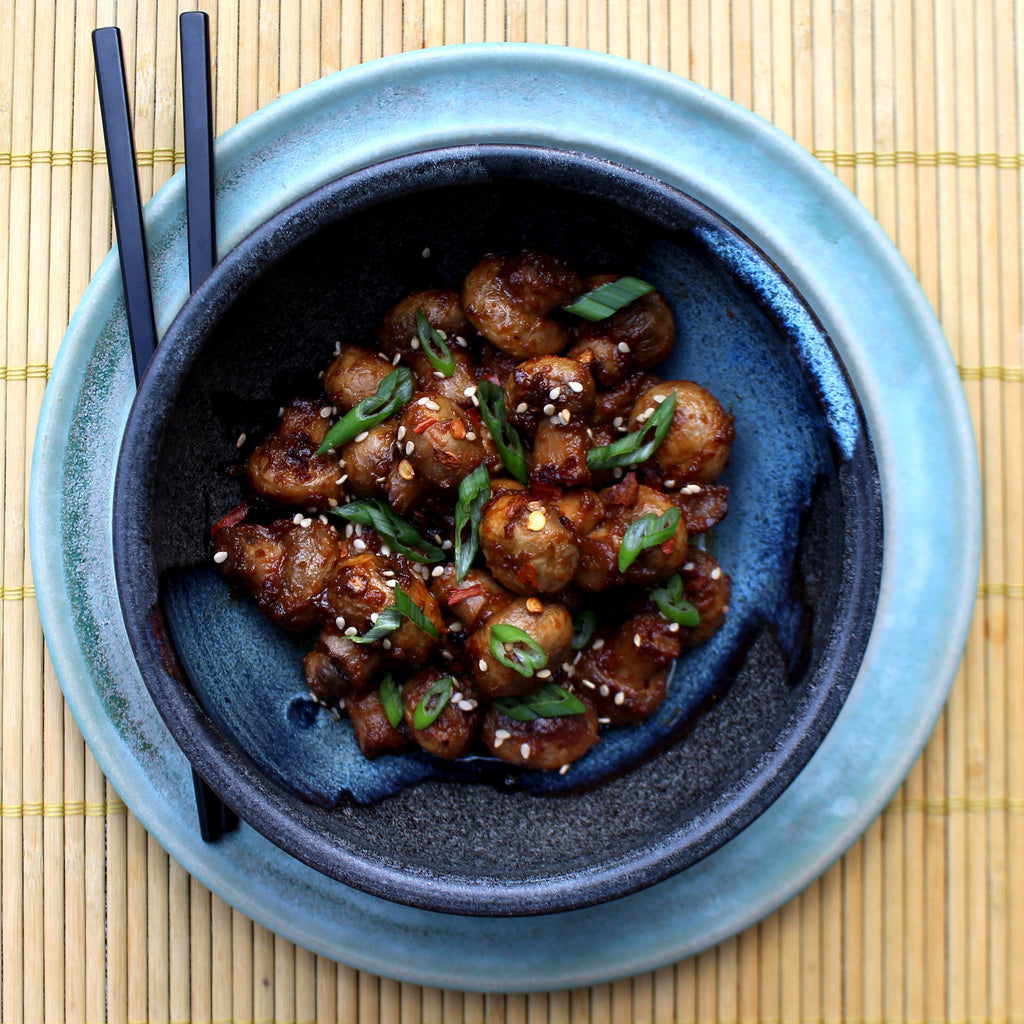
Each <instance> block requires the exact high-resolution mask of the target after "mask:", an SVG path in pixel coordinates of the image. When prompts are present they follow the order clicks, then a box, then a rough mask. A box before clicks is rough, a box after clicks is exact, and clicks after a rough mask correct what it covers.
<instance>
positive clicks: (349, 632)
mask: <svg viewBox="0 0 1024 1024" xmlns="http://www.w3.org/2000/svg"><path fill="white" fill-rule="evenodd" d="M358 632H359V630H358V629H356V627H355V626H349V627H348V628H347V629H346V630H345V636H355V635H356V633H358Z"/></svg>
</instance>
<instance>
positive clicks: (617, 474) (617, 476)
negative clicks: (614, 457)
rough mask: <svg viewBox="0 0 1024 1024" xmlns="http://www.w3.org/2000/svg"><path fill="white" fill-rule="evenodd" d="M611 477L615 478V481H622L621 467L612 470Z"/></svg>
mask: <svg viewBox="0 0 1024 1024" xmlns="http://www.w3.org/2000/svg"><path fill="white" fill-rule="evenodd" d="M612 476H613V477H615V479H616V480H621V479H622V467H621V466H616V467H615V468H614V469H613V470H612Z"/></svg>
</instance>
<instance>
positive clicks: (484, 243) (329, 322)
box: [114, 146, 882, 916]
mask: <svg viewBox="0 0 1024 1024" xmlns="http://www.w3.org/2000/svg"><path fill="white" fill-rule="evenodd" d="M523 245H528V246H531V247H535V248H540V249H545V250H548V251H551V252H554V253H556V254H558V255H561V256H563V257H565V258H567V259H568V260H570V261H571V262H572V263H573V264H574V265H575V266H577V267H578V268H579V269H580V270H581V271H582V272H583V273H585V274H586V273H592V272H598V271H601V270H606V269H611V270H615V271H618V272H628V273H635V274H637V275H638V276H640V277H643V278H644V279H646V280H649V281H651V282H652V283H654V284H655V286H656V287H657V288H658V290H659V291H660V292H661V293H662V295H664V296H665V297H666V299H667V300H668V302H669V303H670V305H671V306H672V308H673V312H674V314H675V318H676V323H677V329H678V337H677V343H676V347H675V350H674V352H673V354H672V356H671V357H670V359H669V360H667V362H666V364H665V365H664V366H663V367H661V368H660V371H659V372H660V373H661V374H662V375H663V376H665V377H669V378H685V379H692V380H696V381H698V382H700V383H702V384H704V385H705V386H707V387H708V388H710V390H711V391H712V392H713V393H714V394H715V395H716V396H717V397H718V398H719V399H720V400H721V401H722V402H723V404H724V405H725V406H726V407H727V408H728V409H729V410H730V411H731V412H732V413H733V414H734V415H735V417H736V426H737V435H738V436H737V441H736V444H735V446H734V452H733V459H732V462H731V464H730V467H729V469H728V471H727V473H726V475H725V477H724V481H723V482H725V483H728V484H729V485H730V486H731V489H732V490H731V500H730V512H729V515H728V517H727V519H726V520H725V521H724V522H723V523H722V524H721V525H720V526H719V527H717V528H716V529H715V531H714V533H713V535H711V536H709V537H708V540H707V543H708V545H709V548H712V549H713V550H714V553H715V555H716V557H717V558H718V560H719V561H720V562H721V563H722V564H723V566H724V567H725V568H726V570H727V571H728V572H729V574H730V576H731V577H732V581H733V598H732V602H731V607H730V614H729V617H728V619H727V622H726V625H725V626H724V627H723V628H722V629H721V630H720V631H719V632H718V633H717V634H716V635H715V637H714V638H713V639H712V640H711V641H710V642H709V643H707V644H705V645H704V646H702V647H699V648H695V649H693V650H691V651H688V652H687V653H686V654H685V655H684V656H683V657H682V658H680V659H679V660H678V662H677V663H676V666H675V670H674V673H673V679H672V683H671V686H670V694H669V698H668V700H667V701H666V704H665V705H664V707H663V708H662V709H661V710H660V711H659V712H658V713H657V714H656V715H655V716H654V717H653V718H652V719H651V720H649V721H648V722H647V723H645V724H644V725H642V726H640V727H630V728H619V729H611V730H608V731H607V734H606V735H605V736H604V737H603V739H602V741H601V743H599V744H598V746H597V747H595V748H594V749H593V750H592V751H591V752H590V753H588V754H587V755H586V756H585V757H584V758H583V759H581V760H580V761H579V762H577V763H576V764H574V765H573V766H572V767H571V769H570V771H569V772H568V773H567V774H566V775H564V776H557V775H556V776H549V775H546V774H542V773H533V772H515V771H511V770H510V768H509V766H507V765H505V764H498V763H496V762H493V761H491V760H490V759H487V758H476V759H468V760H466V761H465V762H457V763H455V764H453V765H440V764H437V763H434V762H431V761H429V760H428V759H426V758H423V757H420V756H417V755H413V754H408V755H400V756H385V757H382V758H379V759H377V760H376V761H373V762H368V761H366V760H365V759H363V758H362V756H361V755H360V754H359V752H358V749H357V747H356V745H355V742H354V739H353V737H352V733H351V729H350V727H349V725H348V723H347V722H345V721H341V722H336V721H334V720H333V719H332V718H331V716H330V715H329V714H327V713H326V712H324V711H323V709H321V708H319V707H318V706H317V705H315V704H314V703H313V702H312V701H311V700H310V699H309V697H308V695H307V693H306V692H305V686H304V683H303V679H302V670H301V658H302V654H303V653H304V651H303V648H302V646H301V644H297V643H296V641H295V639H294V638H292V637H289V636H287V635H285V634H283V633H281V632H279V631H277V630H276V629H274V628H273V627H272V626H270V625H269V624H268V623H267V622H266V621H265V620H264V619H263V617H262V616H261V615H260V614H259V613H258V612H257V611H256V609H255V608H254V606H253V605H252V604H251V602H249V601H248V600H247V599H244V598H241V597H239V596H238V595H237V594H234V593H232V592H231V591H230V590H229V588H228V587H227V586H226V585H225V584H224V583H223V582H222V581H221V579H220V577H219V575H218V574H217V573H216V572H215V571H213V569H212V567H211V564H210V554H211V550H210V545H209V532H210V526H211V524H212V523H213V522H215V521H216V520H217V519H218V518H219V517H220V516H221V515H222V514H223V513H224V512H225V511H227V510H228V509H230V508H231V507H232V506H233V505H235V504H236V503H237V502H238V501H239V500H240V499H241V497H242V491H241V485H240V483H239V479H238V476H237V475H236V474H233V473H231V472H230V469H231V467H232V466H235V465H237V464H238V463H239V461H240V457H242V456H244V454H245V452H244V451H243V452H242V453H241V455H240V453H239V451H238V450H237V449H236V447H235V446H236V440H237V438H238V437H239V435H240V434H243V433H244V434H246V435H247V436H248V437H250V438H257V437H259V436H260V434H261V433H262V432H265V431H266V430H268V429H269V428H270V426H271V425H272V424H273V422H274V421H275V418H276V411H277V409H278V407H279V406H280V405H281V404H282V403H283V402H284V401H286V400H288V399H289V398H291V397H292V396H294V395H295V394H297V393H300V392H302V391H304V390H305V391H308V390H309V389H310V387H315V376H316V372H317V370H318V369H319V368H322V367H323V366H324V365H326V363H327V361H328V360H329V358H330V355H331V352H332V350H333V346H334V343H335V340H336V339H338V338H344V339H346V340H360V339H370V338H372V337H373V333H374V330H375V327H376V324H377V322H378V321H379V319H380V317H381V315H382V314H383V312H384V311H385V310H386V309H387V308H388V307H389V306H390V305H391V304H392V303H393V302H395V301H396V300H397V299H398V298H400V297H402V296H403V295H404V294H407V293H408V292H410V291H412V290H415V289H418V288H424V287H439V286H454V285H457V282H458V281H460V280H461V278H462V276H463V275H464V274H465V272H466V270H468V268H469V267H470V266H471V265H472V264H473V263H474V262H475V261H476V260H477V259H478V258H479V257H480V256H481V255H482V254H483V253H485V252H487V251H493V250H501V249H512V248H517V247H519V246H523ZM425 252H428V253H429V255H426V256H425V255H424V253H425ZM311 380H312V384H311ZM881 523H882V509H881V500H880V488H879V486H878V472H877V467H876V463H875V458H874V453H873V449H872V445H871V440H870V438H869V437H868V434H867V430H866V427H865V421H864V417H863V415H862V413H861V411H860V408H859V405H858V402H857V396H856V394H855V393H854V391H853V388H852V387H851V385H850V383H849V380H848V377H847V375H846V373H845V371H844V368H843V366H842V363H841V361H840V359H839V357H838V355H837V353H836V351H835V349H834V348H833V346H832V344H831V343H830V341H829V338H828V337H827V335H826V333H825V332H824V330H823V329H822V327H821V325H820V324H819V322H818V320H817V319H816V318H815V316H814V314H813V312H812V311H811V310H810V309H809V308H808V307H807V305H806V303H805V302H804V301H803V300H802V298H801V297H800V295H798V294H797V293H796V291H795V289H794V288H793V287H792V285H791V284H790V283H789V282H788V281H787V280H786V279H785V277H784V276H783V275H782V274H781V272H780V271H779V270H778V268H777V267H776V266H774V265H773V264H772V262H771V261H770V260H769V259H768V258H767V257H766V256H765V255H764V254H763V253H762V252H761V251H760V250H759V249H758V248H757V247H756V246H755V245H753V244H752V243H751V242H750V241H749V240H748V239H747V238H745V237H744V236H743V235H742V234H741V233H740V232H738V231H737V230H736V229H735V228H733V227H732V226H730V225H729V224H728V223H726V222H725V221H724V220H723V219H722V218H720V217H719V216H717V215H716V214H715V213H713V212H712V211H710V210H708V209H707V208H706V207H705V206H703V205H701V204H700V203H698V202H697V201H695V200H694V199H692V198H690V197H688V196H686V195H684V194H683V193H681V192H679V191H678V190H676V189H674V188H672V187H670V186H668V185H666V184H664V183H662V182H660V181H658V180H656V179H654V178H651V177H649V176H647V175H645V174H643V173H641V172H639V171H636V170H632V169H627V168H625V167H622V166H619V165H617V164H613V163H609V162H607V161H605V160H601V159H598V158H596V157H593V156H584V155H581V154H578V153H571V152H563V151H556V150H551V149H541V148H532V147H526V146H476V147H461V148H457V149H449V150H437V151H433V152H425V153H419V154H415V155H412V156H407V157H401V158H398V159H395V160H391V161H389V162H385V163H382V164H378V165H375V166H373V167H370V168H367V169H365V170H362V171H359V172H356V173H354V174H351V175H348V176H346V177H344V178H341V179H339V180H337V181H335V182H332V183H330V184H328V185H326V186H324V187H322V188H320V189H319V190H317V191H315V192H313V193H312V194H310V195H308V196H306V197H305V198H303V199H301V200H299V201H298V202H296V203H295V204H294V205H293V206H291V207H289V208H288V209H286V210H285V211H283V212H282V213H280V214H279V215H277V216H275V217H274V218H273V219H271V220H270V221H268V222H267V223H266V224H264V225H263V226H262V227H260V228H259V229H258V230H257V231H255V232H254V233H253V234H252V235H251V236H250V237H249V238H247V239H246V240H245V241H244V242H242V243H241V244H240V245H238V246H237V247H236V248H235V249H234V250H233V251H232V252H231V253H229V254H228V255H227V256H226V257H225V259H224V260H223V261H222V262H221V263H220V264H219V265H218V267H217V268H216V269H215V271H214V273H213V274H212V275H211V277H210V278H209V279H208V280H207V281H206V282H205V283H204V285H203V286H202V287H201V288H200V289H199V290H198V291H197V293H196V294H195V295H193V296H192V298H191V299H190V300H189V301H188V302H187V303H186V305H185V306H184V308H183V309H182V311H181V313H180V314H179V316H178V317H177V318H176V319H175V321H174V323H173V324H172V325H171V327H170V329H169V330H168V332H167V334H166V336H165V337H164V339H163V341H162V343H161V345H160V348H159V350H158V352H157V355H156V357H155V359H154V361H153V363H152V365H151V367H150V369H149V372H148V374H147V376H146V378H145V380H144V381H143V384H142V386H141V387H140V389H139V393H138V396H137V398H136V401H135V403H134V405H133V408H132V411H131V415H130V417H129V421H128V425H127V428H126V431H125V435H124V441H123V446H122V450H121V453H120V458H119V463H118V470H117V480H116V489H115V500H114V553H115V568H116V575H117V584H118V589H119V594H120V597H121V602H122V608H123V611H124V616H125V623H126V626H127V630H128V634H129V638H130V641H131V644H132V648H133V650H134V653H135V656H136V658H137V660H138V663H139V667H140V670H141V672H142V676H143V678H144V680H145V682H146V685H147V687H148V688H149V690H150V693H151V694H152V696H153V699H154V701H155V703H156V706H157V708H158V710H159V712H160V714H161V715H162V717H163V718H164V720H165V722H166V723H167V725H168V727H169V729H170V731H171V733H172V735H173V736H174V738H175V740H176V741H177V742H178V744H179V745H180V746H181V747H182V749H183V750H184V751H185V753H186V755H187V756H188V758H189V760H190V761H191V763H192V765H193V767H194V768H195V769H196V770H197V771H198V773H199V774H200V775H201V776H202V777H203V778H204V779H205V780H206V782H207V783H208V784H209V785H210V786H211V787H212V788H213V790H214V791H215V792H216V793H217V794H218V795H219V796H220V797H221V798H222V799H223V800H224V801H225V802H226V803H227V804H228V805H229V806H230V807H231V808H232V809H233V810H235V811H236V812H237V813H238V814H239V815H240V816H241V817H242V818H243V819H244V820H246V821H247V822H249V823H250V824H251V825H252V826H253V827H255V828H256V829H258V830H259V831H260V832H262V833H263V834H264V835H266V836H267V837H268V838H269V839H271V840H272V841H273V842H274V843H276V844H277V845H279V846H280V847H282V848H283V849H285V850H286V851H288V852H289V853H291V854H293V855H294V856H296V857H298V858H299V859H300V860H302V861H304V862H305V863H307V864H309V865H311V866H313V867H315V868H316V869H318V870H319V871H322V872H324V873H325V874H327V875H329V876H331V877H334V878H337V879H339V880H341V881H343V882H345V883H347V884H350V885H353V886H356V887H358V888H360V889H363V890H365V891H367V892H370V893H373V894H375V895H378V896H381V897H384V898H386V899H390V900H395V901H399V902H403V903H408V904H411V905H414V906H419V907H423V908H427V909H432V910H438V911H444V912H455V913H466V914H480V915H490V916H502V915H509V916H511V915H524V914H536V913H547V912H555V911H561V910H567V909H571V908H576V907H582V906H586V905H590V904H594V903H598V902H601V901H605V900H609V899H612V898H615V897H617V896H621V895H624V894H626V893H628V892H632V891H635V890H637V889H639V888H641V887H644V886H646V885H649V884H652V883H654V882H656V881H659V880H661V879H663V878H666V877H668V876H669V875H671V874H673V873H675V872H677V871H679V870H681V869H683V868H685V867H687V866H689V865H691V864H693V863H695V862H696V861H698V860H700V859H701V858H702V857H704V856H706V855H707V854H708V853H710V852H711V851H712V850H714V849H716V848H717V847H718V846H720V845H721V844H722V843H724V842H726V841H727V840H728V839H729V838H731V837H732V836H734V835H735V834H736V833H738V832H739V831H740V830H741V829H743V828H744V827H745V826H746V825H747V824H749V822H750V821H752V820H753V819H754V818H755V817H756V816H757V815H758V814H760V813H761V812H762V811H763V810H764V809H765V808H766V807H767V806H768V805H769V804H770V803H771V802H772V801H773V800H774V799H775V798H776V797H777V796H778V795H779V794H780V793H781V792H782V790H783V789H784V788H785V787H786V786H787V785H788V784H789V782H790V781H791V780H792V779H793V778H795V776H796V775H797V773H798V772H799V771H800V769H801V768H802V767H803V765H804V764H805V763H806V762H807V760H808V759H809V758H810V756H811V754H812V753H813V752H814V750H815V749H816V748H817V746H818V745H819V743H820V742H821V740H822V738H823V737H824V736H825V734H826V732H827V731H828V729H829V727H830V725H831V723H832V722H833V720H834V718H835V716H836V715H837V713H838V711H839V709H840V707H841V706H842V702H843V700H844V699H845V697H846V694H847V692H848V691H849V688H850V686H851V685H852V683H853V680H854V678H855V677H856V674H857V671H858V668H859V666H860V663H861V659H862V656H863V652H864V649H865V646H866V643H867V639H868V636H869V634H870V632H871V628H872V622H873V616H874V609H875V602H876V597H877V591H878V580H879V576H880V567H881V555H882V527H881Z"/></svg>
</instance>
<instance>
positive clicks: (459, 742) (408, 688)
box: [402, 668, 481, 761]
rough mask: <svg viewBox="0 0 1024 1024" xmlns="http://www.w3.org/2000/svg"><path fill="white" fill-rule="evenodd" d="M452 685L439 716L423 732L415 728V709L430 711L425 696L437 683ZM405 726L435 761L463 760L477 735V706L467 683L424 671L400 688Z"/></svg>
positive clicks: (439, 671)
mask: <svg viewBox="0 0 1024 1024" xmlns="http://www.w3.org/2000/svg"><path fill="white" fill-rule="evenodd" d="M445 679H448V680H450V681H451V694H450V697H449V699H448V702H447V703H446V704H445V706H444V708H443V709H442V710H441V713H440V714H439V715H437V717H436V718H435V719H434V721H433V722H432V723H431V724H430V725H428V726H427V727H426V728H424V729H417V728H416V709H417V708H419V707H420V706H421V704H423V705H424V706H425V707H427V708H429V707H430V706H431V699H430V697H429V696H428V692H429V691H430V689H431V687H432V686H434V685H435V684H436V683H441V682H442V681H443V680H445ZM402 704H403V706H404V708H405V726H406V728H407V729H408V730H409V733H410V735H411V736H412V738H413V739H414V740H415V741H416V742H417V743H418V744H419V745H420V746H421V747H422V748H423V749H424V750H425V751H426V752H427V753H428V754H433V755H434V757H440V758H443V759H444V760H446V761H450V760H452V759H453V758H456V757H462V755H463V754H465V753H467V752H468V751H469V749H470V748H471V747H472V746H473V743H474V742H475V740H476V738H477V736H478V735H479V734H480V720H481V712H480V706H479V702H478V701H477V698H476V695H475V693H474V691H473V688H472V683H471V682H470V681H469V680H463V679H460V678H458V677H457V676H454V675H452V673H450V672H445V671H444V670H443V669H439V668H425V669H423V670H422V671H420V672H417V673H416V674H415V675H414V676H412V677H411V678H409V679H407V680H406V682H405V683H404V684H403V686H402Z"/></svg>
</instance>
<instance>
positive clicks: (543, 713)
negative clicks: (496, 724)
mask: <svg viewBox="0 0 1024 1024" xmlns="http://www.w3.org/2000/svg"><path fill="white" fill-rule="evenodd" d="M491 704H492V705H493V706H494V707H496V708H497V709H498V710H499V711H500V712H501V713H502V714H503V715H507V716H508V717H509V718H512V719H514V720H515V721H517V722H532V721H534V720H535V719H537V718H562V717H566V716H568V715H582V714H583V713H584V712H585V711H586V710H587V708H586V705H585V704H584V703H583V701H581V700H580V699H579V697H577V696H576V695H575V694H572V693H570V692H569V691H568V690H566V689H565V688H564V687H561V686H559V685H558V684H557V683H547V684H546V685H544V686H542V687H541V688H540V689H539V690H538V691H537V692H536V693H533V694H530V695H529V696H526V697H497V698H495V699H494V700H492V701H491Z"/></svg>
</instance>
